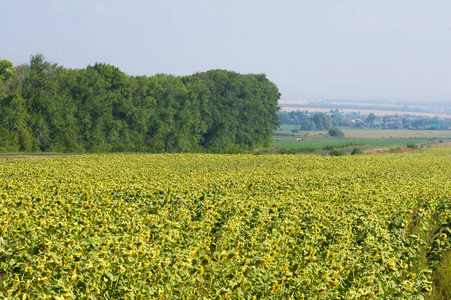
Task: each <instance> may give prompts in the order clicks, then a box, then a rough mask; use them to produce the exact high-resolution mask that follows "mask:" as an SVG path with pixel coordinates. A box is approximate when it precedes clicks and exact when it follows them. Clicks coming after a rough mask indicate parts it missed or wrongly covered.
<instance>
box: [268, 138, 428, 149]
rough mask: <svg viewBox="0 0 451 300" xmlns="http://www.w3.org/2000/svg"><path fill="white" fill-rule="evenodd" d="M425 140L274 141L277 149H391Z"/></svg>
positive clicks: (331, 139)
mask: <svg viewBox="0 0 451 300" xmlns="http://www.w3.org/2000/svg"><path fill="white" fill-rule="evenodd" d="M427 141H428V140H427V139H348V138H343V139H340V138H339V139H335V138H304V140H302V141H297V140H296V138H289V137H282V138H280V140H279V141H277V140H274V146H275V147H277V148H301V147H309V148H323V147H325V146H339V147H340V146H344V145H349V146H350V147H352V146H353V145H359V146H360V145H361V146H368V147H392V146H407V144H419V143H426V142H427Z"/></svg>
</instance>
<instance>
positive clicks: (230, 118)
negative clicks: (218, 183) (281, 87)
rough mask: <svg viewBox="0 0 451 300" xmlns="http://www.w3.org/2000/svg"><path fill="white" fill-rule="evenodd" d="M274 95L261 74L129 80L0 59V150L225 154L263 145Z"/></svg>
mask: <svg viewBox="0 0 451 300" xmlns="http://www.w3.org/2000/svg"><path fill="white" fill-rule="evenodd" d="M279 97H280V94H279V91H278V89H277V87H276V85H274V84H273V83H272V82H270V81H269V80H268V79H267V78H266V76H265V75H264V74H256V75H255V74H248V75H242V74H238V73H235V72H230V71H226V70H211V71H207V72H203V73H197V74H194V75H191V76H184V77H175V76H171V75H166V74H158V75H155V76H152V77H146V76H137V77H133V76H128V75H127V74H125V73H123V72H122V71H120V70H119V69H118V68H117V67H114V66H111V65H108V64H103V63H96V64H95V65H93V66H88V67H87V68H86V69H80V70H71V69H65V68H63V67H62V66H58V65H57V64H54V63H51V62H49V61H47V60H46V59H45V57H44V56H43V55H42V54H37V55H34V56H31V58H30V63H29V64H27V65H22V66H18V67H16V68H14V66H13V64H12V63H11V62H9V61H7V60H1V61H0V118H1V119H0V149H1V150H2V151H55V152H84V151H87V152H109V151H154V152H160V151H165V152H189V151H210V150H209V149H210V148H211V149H215V151H226V150H227V149H238V148H239V149H253V148H256V147H261V146H269V145H271V143H272V132H273V130H274V129H275V127H276V126H277V125H278V116H277V114H276V112H277V110H278V109H279V108H278V106H277V101H278V99H279Z"/></svg>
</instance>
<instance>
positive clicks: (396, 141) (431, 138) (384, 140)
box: [274, 125, 451, 149]
mask: <svg viewBox="0 0 451 300" xmlns="http://www.w3.org/2000/svg"><path fill="white" fill-rule="evenodd" d="M297 128H299V126H295V125H282V126H281V127H280V129H279V130H277V131H276V132H275V133H274V138H275V140H274V146H275V147H277V148H302V147H305V148H314V149H319V148H323V147H326V146H336V147H342V146H346V145H349V146H350V147H352V145H358V146H362V147H393V146H404V147H405V146H406V145H407V144H422V143H427V142H438V141H440V140H442V141H449V140H451V131H450V130H433V131H429V130H389V129H384V130H380V129H368V130H360V129H343V133H344V134H345V137H344V138H330V137H327V131H299V130H298V131H296V129H297ZM292 130H295V132H292ZM298 138H299V139H301V138H302V140H301V141H299V140H298Z"/></svg>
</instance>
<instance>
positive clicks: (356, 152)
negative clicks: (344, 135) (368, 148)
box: [351, 147, 363, 155]
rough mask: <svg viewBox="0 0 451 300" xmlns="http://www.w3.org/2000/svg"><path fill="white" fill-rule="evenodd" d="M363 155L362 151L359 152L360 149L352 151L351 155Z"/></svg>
mask: <svg viewBox="0 0 451 300" xmlns="http://www.w3.org/2000/svg"><path fill="white" fill-rule="evenodd" d="M360 154H363V152H362V150H360V148H357V147H356V148H354V149H352V152H351V155H360Z"/></svg>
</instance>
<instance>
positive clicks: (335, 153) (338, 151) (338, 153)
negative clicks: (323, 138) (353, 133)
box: [329, 149, 346, 156]
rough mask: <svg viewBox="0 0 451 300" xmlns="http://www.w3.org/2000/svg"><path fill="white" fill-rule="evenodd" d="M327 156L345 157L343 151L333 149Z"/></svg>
mask: <svg viewBox="0 0 451 300" xmlns="http://www.w3.org/2000/svg"><path fill="white" fill-rule="evenodd" d="M329 155H330V156H343V155H346V153H345V152H344V151H343V150H338V149H334V150H332V151H330V153H329Z"/></svg>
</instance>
